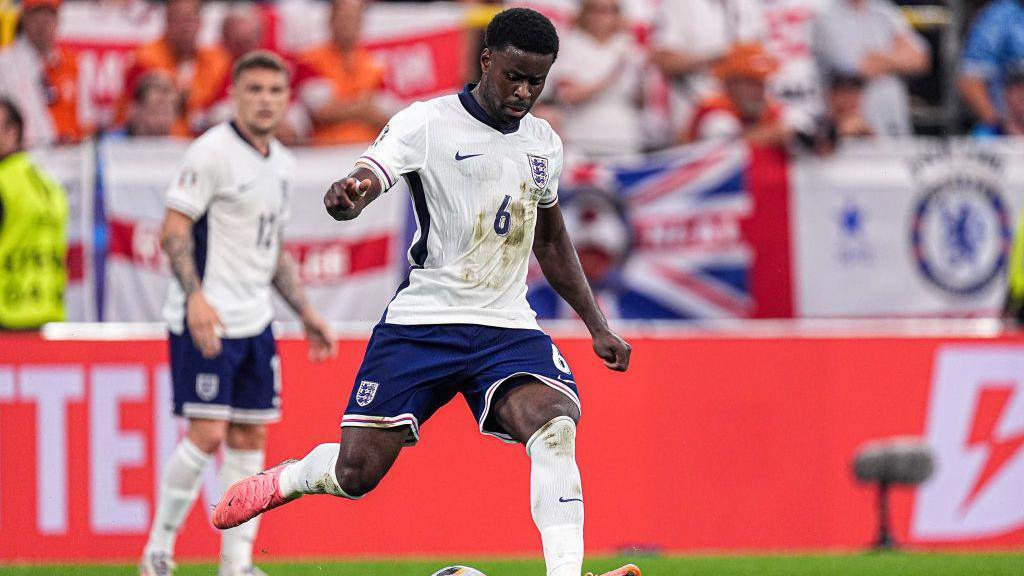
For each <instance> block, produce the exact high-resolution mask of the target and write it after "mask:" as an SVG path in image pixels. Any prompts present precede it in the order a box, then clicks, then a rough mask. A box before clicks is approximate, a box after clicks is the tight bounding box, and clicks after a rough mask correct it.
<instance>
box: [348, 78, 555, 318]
mask: <svg viewBox="0 0 1024 576" xmlns="http://www.w3.org/2000/svg"><path fill="white" fill-rule="evenodd" d="M470 89H471V86H470V87H467V88H466V90H465V91H463V92H462V93H461V94H458V95H452V96H444V97H441V98H435V99H433V100H429V101H427V102H417V103H415V104H413V105H412V106H410V107H408V108H406V109H405V110H402V111H401V112H399V113H398V114H396V115H395V116H394V117H393V118H392V119H391V121H390V122H389V123H388V125H387V126H386V127H385V128H384V130H383V131H382V132H381V135H380V136H379V137H378V138H377V141H376V142H374V143H373V145H372V146H370V148H369V149H368V150H367V151H366V153H365V154H364V155H363V156H362V157H361V158H360V160H359V162H360V164H361V165H364V166H366V167H367V168H369V169H371V170H372V171H373V172H374V173H375V174H376V175H377V178H379V179H380V181H381V183H382V184H383V185H384V187H385V188H390V187H392V186H394V185H395V183H396V182H397V181H398V179H399V178H400V177H404V178H405V179H406V180H407V181H408V183H409V190H410V192H411V194H412V202H413V208H414V210H415V212H416V221H417V227H418V229H417V231H416V235H415V236H414V238H413V243H412V247H410V249H409V264H410V265H411V266H412V267H411V269H410V271H409V278H408V280H407V281H406V282H405V283H403V284H402V286H401V287H400V288H399V290H398V293H397V294H396V295H395V298H394V300H392V302H391V304H390V305H389V306H388V309H387V314H386V316H385V322H387V323H390V324H480V325H485V326H497V327H503V328H533V329H536V328H538V326H537V320H536V316H537V315H536V313H534V311H533V310H532V309H531V308H530V305H529V304H528V303H527V301H526V272H527V268H528V266H529V260H530V253H531V250H532V248H533V233H534V227H535V225H536V223H537V209H538V208H550V207H552V206H554V205H555V204H556V203H557V202H558V176H559V174H560V173H561V171H562V142H561V140H559V138H558V135H557V134H555V132H554V130H552V129H551V126H549V125H548V123H547V122H545V121H544V120H541V119H539V118H535V117H533V116H531V115H529V114H527V115H526V116H525V117H524V118H523V119H522V120H520V121H519V122H518V123H517V124H515V125H513V126H510V127H504V128H503V127H500V126H497V125H495V124H494V122H493V121H492V120H491V119H490V117H489V116H488V115H487V113H486V112H484V110H483V109H482V108H481V107H480V105H479V104H477V102H476V101H475V100H474V99H473V97H472V95H470V93H469V90H470Z"/></svg>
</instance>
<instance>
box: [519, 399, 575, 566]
mask: <svg viewBox="0 0 1024 576" xmlns="http://www.w3.org/2000/svg"><path fill="white" fill-rule="evenodd" d="M526 453H527V454H528V455H529V456H530V460H531V461H532V463H533V464H532V467H531V468H530V503H531V504H532V508H533V522H534V523H535V524H536V525H537V529H538V530H540V538H541V542H542V543H543V545H544V564H545V565H546V566H547V576H580V572H581V571H582V569H583V485H582V484H581V482H580V469H579V467H577V466H576V423H575V422H573V421H572V418H569V417H568V416H559V417H558V418H555V419H553V420H551V421H550V422H548V423H547V424H545V425H544V426H541V428H540V430H537V432H536V433H534V435H533V436H532V437H531V438H530V440H529V441H528V442H527V443H526Z"/></svg>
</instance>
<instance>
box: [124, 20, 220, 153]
mask: <svg viewBox="0 0 1024 576" xmlns="http://www.w3.org/2000/svg"><path fill="white" fill-rule="evenodd" d="M152 71H162V72H166V73H168V74H170V75H171V76H172V77H173V78H174V82H175V85H176V86H178V88H179V89H180V90H183V91H184V92H185V94H186V99H185V103H184V108H183V109H182V111H181V113H180V114H179V116H178V120H177V121H176V122H175V123H174V128H173V130H172V134H174V135H175V136H190V135H192V130H191V126H190V125H189V118H190V116H191V115H192V114H193V113H195V112H196V111H200V110H203V109H204V108H206V107H207V106H209V105H210V104H212V103H213V101H214V100H215V99H216V98H217V93H218V91H219V89H220V88H221V86H222V84H223V82H224V78H225V77H226V76H227V75H229V74H230V73H231V57H230V56H229V55H228V53H227V51H226V50H224V49H223V48H220V47H216V48H206V47H204V48H199V49H198V50H196V54H195V58H194V59H193V60H192V61H191V62H186V63H179V62H176V61H175V60H174V56H173V53H172V52H171V49H170V46H169V45H168V43H167V41H166V40H165V39H163V38H161V39H160V40H155V41H153V42H150V43H148V44H143V45H142V46H140V47H138V48H137V49H136V50H135V53H134V60H133V62H132V66H131V68H130V69H129V71H128V74H127V75H126V76H125V96H124V98H125V99H124V102H123V104H122V106H121V110H120V114H119V116H120V117H121V118H120V119H121V120H123V119H124V112H125V111H126V110H127V102H128V101H129V100H131V97H132V92H133V91H134V90H135V84H136V83H137V82H138V80H139V79H140V78H141V77H142V76H143V75H145V74H146V73H147V72H152Z"/></svg>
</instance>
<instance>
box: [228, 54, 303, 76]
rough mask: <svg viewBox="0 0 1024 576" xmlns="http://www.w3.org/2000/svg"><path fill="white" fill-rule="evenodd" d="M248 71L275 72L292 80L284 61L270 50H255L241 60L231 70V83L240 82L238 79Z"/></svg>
mask: <svg viewBox="0 0 1024 576" xmlns="http://www.w3.org/2000/svg"><path fill="white" fill-rule="evenodd" d="M246 70H274V71H276V72H280V73H282V74H284V75H285V77H286V78H288V79H291V72H290V71H289V70H288V66H287V65H286V64H285V63H284V60H282V59H281V57H280V56H278V55H277V54H274V53H273V52H271V51H269V50H253V51H252V52H248V53H246V54H245V55H243V56H242V57H241V58H239V59H238V61H237V62H235V65H234V67H233V68H232V69H231V83H232V84H234V83H235V82H238V77H239V76H241V75H242V73H243V72H245V71H246Z"/></svg>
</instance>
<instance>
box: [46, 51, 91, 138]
mask: <svg viewBox="0 0 1024 576" xmlns="http://www.w3.org/2000/svg"><path fill="white" fill-rule="evenodd" d="M43 76H44V78H45V79H46V86H47V91H48V92H49V94H48V100H49V108H50V117H51V118H52V119H53V127H54V129H55V130H56V131H57V139H58V140H59V141H61V142H77V141H79V140H81V139H82V138H84V137H85V136H86V133H87V130H85V129H83V127H82V126H81V124H79V123H78V59H77V58H76V56H75V54H74V53H73V52H71V51H70V50H68V49H66V48H59V47H58V48H55V49H54V55H53V57H52V58H51V59H50V61H49V62H47V63H46V64H45V65H44V67H43Z"/></svg>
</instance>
